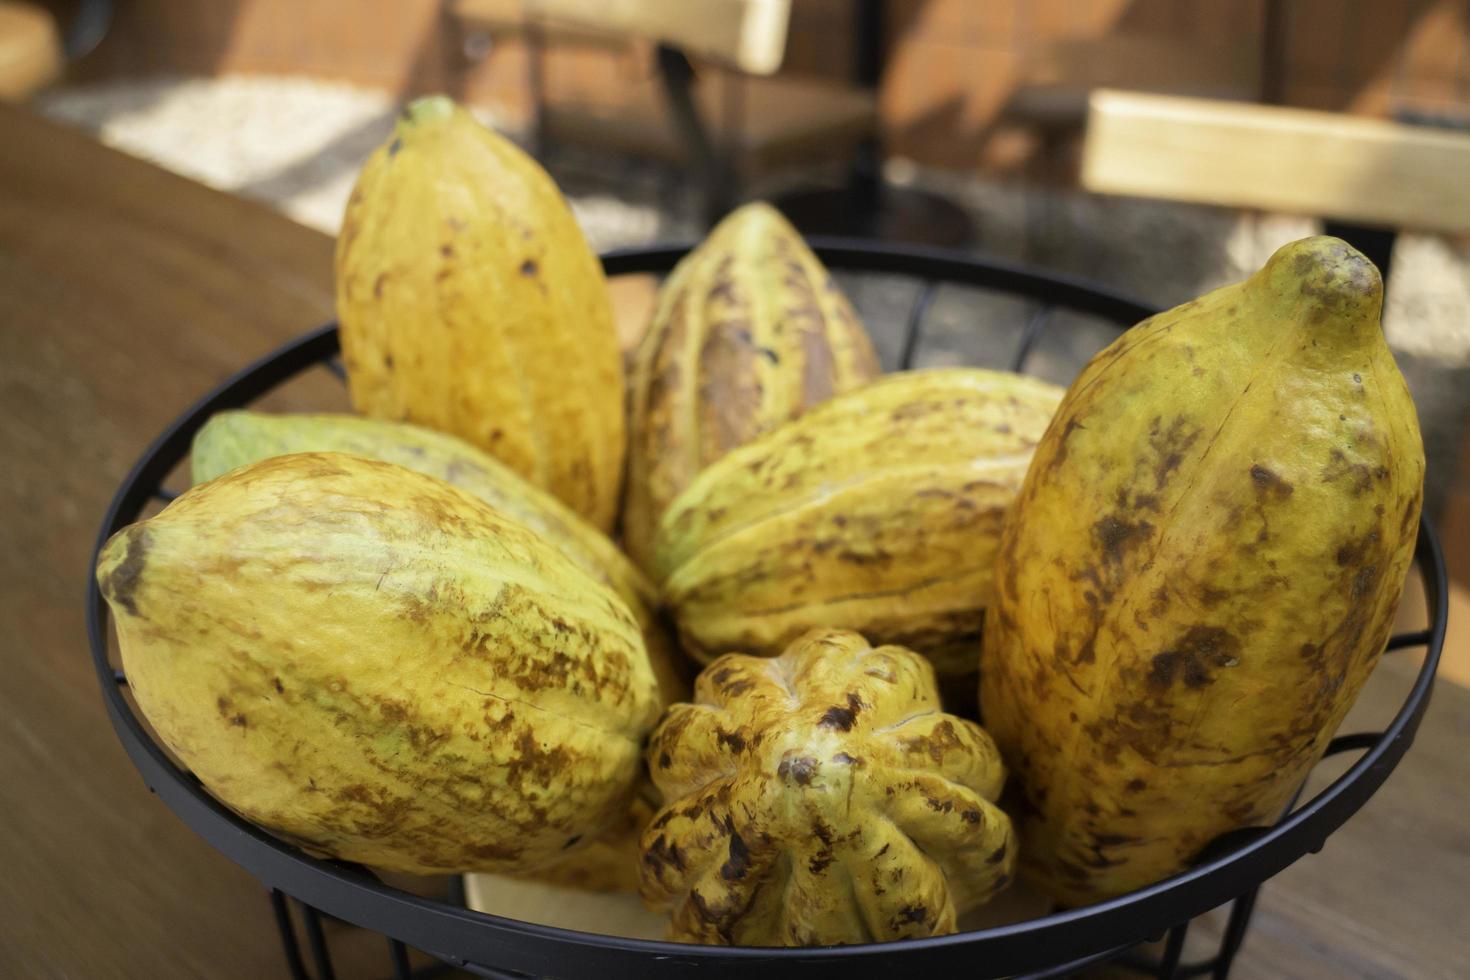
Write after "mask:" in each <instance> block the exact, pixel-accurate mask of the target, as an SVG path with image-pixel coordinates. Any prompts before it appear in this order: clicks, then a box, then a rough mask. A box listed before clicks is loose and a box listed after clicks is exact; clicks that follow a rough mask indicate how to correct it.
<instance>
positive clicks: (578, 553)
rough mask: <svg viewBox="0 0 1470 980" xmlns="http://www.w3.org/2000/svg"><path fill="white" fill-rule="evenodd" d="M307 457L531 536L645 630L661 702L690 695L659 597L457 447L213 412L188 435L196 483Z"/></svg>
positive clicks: (361, 426) (398, 433) (541, 501)
mask: <svg viewBox="0 0 1470 980" xmlns="http://www.w3.org/2000/svg"><path fill="white" fill-rule="evenodd" d="M308 452H330V453H351V454H352V455H354V456H365V457H367V458H368V459H377V460H382V461H383V462H385V463H393V464H395V465H398V466H402V467H404V468H405V469H410V470H416V471H418V472H419V473H426V474H428V475H429V476H433V477H438V478H439V479H441V480H443V481H444V482H446V483H450V484H453V485H454V486H457V487H459V488H460V489H461V490H466V491H468V492H469V493H472V494H474V495H475V496H476V497H479V498H480V499H481V500H483V501H485V502H486V503H487V504H489V505H490V506H492V507H494V508H495V509H496V510H499V511H501V512H502V513H504V514H506V515H508V516H509V517H511V518H513V519H515V520H516V521H519V522H520V523H521V524H523V525H524V526H526V527H528V528H530V529H531V530H532V531H535V532H536V533H537V534H539V535H541V536H542V537H543V538H545V539H546V540H547V541H548V542H550V543H551V544H553V545H555V546H556V547H558V548H560V549H561V551H562V553H563V554H565V555H566V556H567V557H568V558H570V559H571V560H572V561H574V562H576V563H577V564H578V565H580V566H581V567H582V570H583V571H584V572H586V573H587V574H588V575H591V576H592V577H593V578H595V579H597V580H598V581H599V582H601V583H603V584H604V585H606V586H607V587H608V588H610V589H612V590H613V591H614V592H616V593H617V594H618V597H619V598H620V599H622V600H623V601H624V602H625V603H627V604H628V609H629V610H630V611H631V612H632V613H633V615H634V617H635V618H637V620H638V625H639V627H640V628H641V629H642V630H643V641H644V645H645V646H646V647H647V650H648V656H649V659H650V660H651V661H652V663H653V669H654V672H655V673H656V674H657V675H658V682H659V690H660V692H661V693H662V695H663V700H664V703H665V704H671V703H673V702H674V701H682V700H684V698H685V697H687V696H688V693H689V681H688V679H687V676H686V673H687V672H686V670H685V667H684V664H683V661H682V658H681V657H680V656H679V651H678V650H677V649H676V648H675V647H674V644H673V640H672V638H671V637H669V635H668V631H667V630H666V628H665V627H664V624H663V622H662V621H661V620H660V619H659V617H658V614H657V609H658V592H657V590H656V589H655V588H654V587H653V585H652V584H651V583H649V581H648V579H647V578H646V577H644V575H643V573H642V572H640V571H639V570H638V569H637V568H636V567H635V566H634V565H633V563H632V562H630V561H629V560H628V559H627V558H626V557H625V556H624V555H623V553H622V552H621V551H619V550H618V548H617V545H615V544H613V543H612V541H610V540H609V539H608V538H607V537H606V536H605V535H604V534H603V533H602V532H600V531H598V530H597V529H596V528H595V527H593V526H592V525H590V524H588V523H587V522H586V521H584V520H582V519H581V518H580V517H578V516H577V515H576V514H574V513H573V512H572V511H571V510H570V509H568V508H567V506H566V505H565V504H563V503H562V502H561V501H559V500H557V499H556V498H555V497H553V496H551V495H550V494H547V493H544V492H542V491H540V490H538V489H536V488H535V487H533V486H532V485H531V484H529V483H527V482H526V481H525V480H524V479H522V478H521V477H520V476H518V475H517V474H516V473H515V471H514V470H511V469H510V468H509V467H507V466H506V465H504V464H503V463H501V462H499V461H498V460H496V459H495V458H494V457H493V456H490V455H489V454H487V453H484V452H481V451H480V450H478V449H476V448H475V447H474V446H471V445H470V444H469V443H467V442H464V441H463V440H461V439H458V438H456V437H454V436H451V435H448V434H446V433H442V432H435V431H433V430H431V429H425V428H421V427H419V426H416V425H408V424H406V423H402V422H384V421H379V420H377V419H366V418H361V417H359V416H355V415H333V414H320V415H270V414H267V413H265V412H249V411H229V412H219V413H216V414H215V415H214V416H212V417H211V418H210V420H209V421H208V422H206V423H205V424H204V426H203V428H201V429H200V430H199V432H198V433H197V434H196V435H195V436H194V446H193V452H192V453H191V465H192V467H193V471H194V482H196V483H204V482H206V481H209V480H213V479H214V478H215V477H217V476H221V475H223V474H225V473H228V472H229V471H230V470H233V469H235V468H236V467H238V466H244V465H245V464H247V463H254V462H258V461H259V460H262V459H268V458H270V457H271V456H285V455H288V454H290V453H308Z"/></svg>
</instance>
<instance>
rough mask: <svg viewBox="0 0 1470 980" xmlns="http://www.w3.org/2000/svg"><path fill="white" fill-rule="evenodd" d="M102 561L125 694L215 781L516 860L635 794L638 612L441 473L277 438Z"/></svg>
mask: <svg viewBox="0 0 1470 980" xmlns="http://www.w3.org/2000/svg"><path fill="white" fill-rule="evenodd" d="M97 580H98V583H99V585H100V587H101V589H102V593H103V595H104V596H105V597H106V598H107V601H108V603H109V605H110V606H111V609H112V613H113V617H114V619H115V622H116V626H117V632H118V640H119V644H120V647H121V651H122V661H123V667H124V669H125V670H126V672H127V676H128V684H129V687H130V689H131V690H132V692H133V694H134V695H135V696H136V698H137V701H138V706H139V708H140V709H141V710H142V712H143V715H144V716H145V717H146V718H147V719H148V721H149V723H150V724H151V725H152V726H153V728H154V729H155V730H156V731H157V733H158V736H159V738H160V740H161V741H162V742H163V744H164V745H166V746H168V748H169V749H171V750H172V751H173V752H174V753H175V754H176V755H177V756H178V757H179V758H180V759H181V760H183V762H184V763H185V764H186V765H187V766H188V767H189V768H190V769H191V770H193V772H194V773H195V775H197V776H198V777H199V779H200V781H201V782H203V784H204V785H205V786H206V787H207V788H208V789H209V790H210V792H212V793H213V794H214V795H215V796H217V797H218V798H219V799H220V800H221V801H223V802H224V803H225V804H226V805H228V806H229V807H231V808H232V809H234V810H235V811H237V812H238V813H240V814H241V815H243V816H244V817H246V818H248V819H250V820H252V821H254V822H256V823H258V824H260V825H261V826H263V827H265V828H267V829H270V830H272V831H275V832H276V833H278V834H280V835H282V836H283V837H286V838H288V839H290V840H293V841H295V842H297V843H298V844H300V845H301V846H302V847H304V848H306V849H308V850H309V851H311V852H312V853H317V854H323V855H329V856H332V857H336V858H341V859H344V860H350V861H359V862H362V863H364V864H370V865H374V866H377V867H380V868H385V869H388V870H393V871H405V872H414V873H453V872H462V871H471V870H483V871H526V870H532V869H534V868H538V867H542V866H545V865H547V864H550V863H551V862H552V861H554V860H557V859H558V858H561V857H563V856H564V855H565V854H566V853H568V851H567V849H568V848H572V847H575V846H576V845H577V844H578V843H579V842H581V841H583V840H590V839H591V838H593V837H595V836H597V835H598V834H600V833H602V832H603V831H604V830H605V829H606V828H608V827H610V826H612V825H614V824H615V823H616V822H617V821H618V820H619V819H621V818H622V817H623V815H624V814H626V813H627V812H628V807H629V803H630V801H631V798H632V794H633V793H634V790H635V786H636V783H637V780H638V778H639V774H640V770H641V766H640V748H641V745H642V740H643V736H644V735H645V734H646V733H647V731H648V730H649V728H650V727H651V726H652V725H653V723H654V721H655V720H656V718H657V714H658V707H657V705H658V692H657V685H656V682H655V680H654V676H653V670H652V668H651V667H650V666H649V664H648V658H647V656H646V654H645V653H644V651H643V643H642V639H641V637H640V635H639V631H638V625H637V623H636V621H635V620H634V619H633V616H632V614H631V613H630V612H629V611H628V609H627V606H626V605H625V604H624V603H623V602H622V600H621V599H619V598H618V597H617V596H616V594H614V593H613V592H612V590H610V589H608V588H607V587H605V586H603V585H602V584H601V583H599V582H596V581H594V580H593V579H592V578H591V577H589V576H588V575H587V574H586V573H585V572H584V571H582V569H581V568H580V567H578V566H577V565H576V564H574V563H573V562H572V561H571V560H570V559H568V558H566V557H564V556H563V555H562V554H561V552H559V551H558V550H556V549H555V548H553V547H552V546H551V545H549V544H547V543H546V542H545V541H544V540H543V539H541V538H540V537H538V536H537V535H536V534H534V533H532V532H531V531H529V530H527V529H525V528H524V527H522V526H521V525H519V524H517V523H515V522H514V521H512V520H510V519H509V518H507V517H505V516H504V515H502V514H500V513H498V512H496V511H495V510H494V509H492V508H491V507H490V506H489V505H487V504H485V503H484V502H482V501H480V500H477V499H476V498H474V497H472V496H470V495H469V494H468V493H465V492H464V491H462V490H458V489H456V488H454V487H451V486H449V485H448V484H445V483H443V482H441V481H439V480H436V479H433V478H431V477H427V476H424V475H422V474H419V473H414V472H411V471H409V470H406V469H403V468H401V467H397V466H392V465H389V464H386V463H380V462H377V461H374V460H367V459H363V458H360V457H357V456H348V455H343V454H334V453H319V454H318V453H305V454H297V455H291V456H279V457H275V458H273V459H267V460H264V461H262V462H259V463H255V464H253V465H251V466H247V467H244V468H241V469H237V470H234V471H232V472H230V473H228V474H226V475H225V476H222V477H220V478H219V479H216V480H212V481H210V482H209V483H205V484H201V485H199V486H197V487H194V488H193V489H191V490H189V491H188V492H187V493H185V494H183V495H182V496H180V497H179V498H178V500H176V501H174V502H173V503H172V504H170V505H169V506H168V507H167V508H166V509H165V510H164V511H163V512H162V513H160V514H159V515H158V516H156V517H153V518H151V519H149V520H146V521H143V522H141V523H138V524H134V525H132V526H130V527H127V528H124V529H123V530H122V531H119V532H118V533H117V534H116V535H114V536H113V537H112V539H111V540H110V541H109V542H108V543H107V545H106V546H105V547H104V549H103V550H102V553H101V556H100V558H99V561H98V565H97Z"/></svg>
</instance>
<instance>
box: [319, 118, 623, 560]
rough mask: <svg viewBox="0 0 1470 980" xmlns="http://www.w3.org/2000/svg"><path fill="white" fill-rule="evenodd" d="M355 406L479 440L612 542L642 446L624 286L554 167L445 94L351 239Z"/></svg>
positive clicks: (361, 202)
mask: <svg viewBox="0 0 1470 980" xmlns="http://www.w3.org/2000/svg"><path fill="white" fill-rule="evenodd" d="M336 277H337V315H338V317H339V318H340V320H341V336H342V355H343V361H344V363H345V364H346V366H347V380H348V384H349V388H350V389H351V393H352V404H353V406H354V407H355V408H356V409H357V410H358V411H359V412H362V413H363V414H365V415H369V416H372V417H374V418H386V419H392V420H394V421H406V422H414V423H416V424H419V425H424V426H428V427H429V428H432V429H439V430H441V431H445V432H449V433H452V434H454V435H457V436H459V437H460V438H462V439H464V440H465V441H467V442H469V443H471V444H473V445H475V446H478V447H479V448H481V449H483V450H485V451H486V452H488V453H490V454H491V455H493V456H495V457H496V458H497V459H499V460H501V461H502V462H504V463H505V464H506V465H507V466H509V467H510V468H511V469H513V470H515V471H516V472H517V473H519V474H521V475H522V476H524V477H525V478H526V479H527V480H529V481H530V482H531V483H533V484H535V485H536V486H538V487H541V488H542V489H544V490H547V491H548V492H550V493H551V494H552V495H553V496H555V497H557V498H558V499H560V500H561V501H562V502H563V503H565V504H567V506H569V507H571V508H572V510H574V511H576V512H577V513H578V514H581V515H582V516H583V517H585V518H586V519H587V520H588V521H589V522H590V523H591V524H593V525H594V526H595V527H597V528H598V529H599V530H602V531H604V532H606V531H608V530H610V529H611V528H612V524H613V519H614V517H615V516H616V514H617V507H618V497H619V491H620V487H621V481H622V465H623V454H624V451H625V448H626V445H625V444H626V435H625V431H624V416H623V397H624V396H623V366H622V356H621V354H620V352H619V346H618V336H617V330H616V328H615V327H614V324H613V313H612V304H611V302H610V300H609V299H608V292H607V282H606V280H605V279H604V278H603V274H602V266H601V265H600V264H599V262H598V260H597V256H596V255H594V254H593V253H592V250H591V248H589V247H588V245H587V241H586V239H585V238H584V237H583V236H582V231H581V229H580V228H579V227H578V225H577V222H576V219H575V218H574V217H573V216H572V212H571V209H570V208H568V207H567V204H566V201H565V200H564V199H563V198H562V196H561V193H560V192H559V191H558V190H557V188H556V185H555V184H554V183H553V182H552V180H551V178H550V177H549V176H547V174H546V172H545V171H544V170H542V169H541V167H540V166H539V165H538V164H537V163H536V161H534V160H533V159H531V158H530V157H529V156H527V155H526V154H525V153H523V152H522V151H521V150H520V149H519V148H517V147H516V146H515V144H513V143H511V142H510V141H509V140H507V139H505V138H504V137H502V136H500V135H499V134H497V133H495V132H493V131H491V130H489V129H487V128H485V127H484V126H481V125H480V124H479V123H478V122H476V121H475V119H474V118H473V117H472V116H470V115H469V113H467V112H465V111H464V110H463V109H461V108H459V107H458V106H456V105H455V104H454V103H453V102H451V101H450V100H449V99H447V98H445V97H444V96H432V97H429V98H424V99H419V100H418V101H416V102H413V103H412V104H410V105H409V106H408V108H407V109H405V110H404V112H403V114H402V115H401V117H400V118H399V120H398V123H397V126H396V128H395V130H394V134H393V137H392V139H390V140H389V141H388V143H386V144H385V145H384V146H382V147H380V148H379V149H378V150H377V151H376V152H375V153H374V154H373V155H372V157H370V158H369V159H368V161H367V163H366V165H365V166H364V167H363V170H362V173H361V175H360V176H359V177H358V180H357V186H356V188H354V190H353V193H352V198H351V200H350V201H349V202H348V204H347V212H346V215H345V216H344V218H343V221H342V233H341V235H340V236H339V238H338V239H337V258H336Z"/></svg>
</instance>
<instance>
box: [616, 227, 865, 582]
mask: <svg viewBox="0 0 1470 980" xmlns="http://www.w3.org/2000/svg"><path fill="white" fill-rule="evenodd" d="M878 373H879V367H878V359H877V357H876V356H875V355H874V353H873V347H872V344H871V342H870V341H869V340H868V335H867V333H866V332H865V331H864V330H863V326H862V324H861V323H859V322H858V318H857V314H856V313H854V312H853V309H852V306H851V304H849V303H848V301H847V298H846V297H845V296H843V294H842V291H841V289H840V288H839V287H838V286H837V284H836V282H835V281H834V280H833V279H832V277H831V276H830V275H829V274H828V273H827V270H826V269H825V268H824V267H823V266H822V263H821V261H820V260H818V259H817V257H816V256H815V255H813V254H812V252H811V250H810V249H808V248H807V247H806V243H805V242H803V241H802V239H801V236H800V235H799V234H797V232H796V229H794V228H792V227H791V225H790V224H788V223H787V222H786V219H785V218H783V217H781V215H780V213H779V212H778V211H776V209H775V208H773V207H771V206H770V205H768V204H763V203H754V204H747V205H745V206H744V207H742V208H740V209H739V210H737V211H735V212H734V213H733V214H731V215H730V216H729V217H727V218H726V219H725V220H724V221H722V222H720V224H719V225H718V226H717V227H716V228H715V229H714V231H712V232H711V233H710V235H709V237H708V238H707V239H706V240H705V241H704V242H703V243H702V244H701V245H700V246H699V247H698V248H696V249H695V250H694V251H693V252H691V253H689V255H688V256H686V257H685V258H684V260H683V261H682V262H680V263H679V265H678V266H677V267H676V268H675V269H674V271H673V273H672V274H671V275H670V276H669V279H668V281H667V282H666V283H665V284H664V286H663V288H662V289H661V290H660V291H659V297H658V303H657V307H656V309H655V312H654V316H653V320H652V322H651V324H650V325H649V328H648V331H647V332H646V333H645V334H644V336H643V339H642V342H641V343H640V345H639V348H638V351H637V354H636V357H635V362H634V370H633V378H632V382H631V384H632V391H631V396H632V406H631V409H632V411H631V421H630V423H629V427H628V428H629V453H628V496H627V500H626V502H625V504H624V508H623V541H624V546H625V547H626V548H627V549H628V553H629V554H630V555H632V556H633V559H634V561H636V562H637V563H638V564H639V565H641V566H642V567H644V568H648V567H650V562H651V561H652V549H653V535H654V529H655V527H656V525H657V522H658V518H659V515H660V514H661V513H662V512H663V509H664V508H665V507H667V506H668V504H669V503H670V502H671V501H672V500H673V499H674V498H675V497H676V496H677V495H678V494H679V492H680V491H681V490H683V489H684V487H685V486H686V485H688V483H689V481H690V480H692V479H693V478H694V475H695V474H696V473H698V472H699V471H700V470H701V469H702V468H703V467H705V466H708V465H709V464H710V463H712V462H714V461H715V460H716V459H719V458H720V457H721V456H723V455H724V454H725V453H726V452H728V451H730V450H731V449H733V448H735V447H736V446H739V445H741V444H743V443H746V442H749V441H750V440H751V439H753V438H755V437H756V436H758V435H760V434H761V433H763V432H766V431H768V430H769V429H772V428H774V427H775V426H778V425H780V424H781V423H783V422H785V421H787V420H788V419H791V418H794V417H795V416H797V415H799V414H801V412H802V411H803V410H805V409H806V408H808V407H810V406H812V405H814V404H816V403H818V402H821V401H824V400H825V399H827V398H829V397H831V396H832V395H834V394H838V393H840V392H843V391H847V390H849V389H852V388H855V387H857V386H859V385H862V384H865V383H866V382H868V381H870V380H871V379H873V378H875V377H877V376H878Z"/></svg>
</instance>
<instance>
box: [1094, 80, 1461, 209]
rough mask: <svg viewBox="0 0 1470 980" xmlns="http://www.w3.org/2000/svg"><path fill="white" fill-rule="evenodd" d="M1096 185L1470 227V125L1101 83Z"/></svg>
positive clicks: (1138, 193) (1226, 202)
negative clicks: (1418, 122)
mask: <svg viewBox="0 0 1470 980" xmlns="http://www.w3.org/2000/svg"><path fill="white" fill-rule="evenodd" d="M1082 184H1083V186H1084V187H1086V188H1087V189H1088V190H1091V191H1098V192H1103V193H1110V194H1131V195H1135V196H1140V197H1158V198H1165V199H1170V200H1179V201H1195V202H1199V203H1204V204H1219V205H1227V206H1233V207H1246V208H1260V209H1262V210H1267V211H1282V212H1287V213H1291V214H1309V215H1317V216H1321V217H1328V218H1337V219H1340V220H1344V221H1356V222H1361V223H1364V224H1374V225H1383V226H1386V227H1390V228H1418V229H1424V230H1429V231H1444V232H1464V231H1470V135H1466V134H1463V133H1452V132H1445V131H1441V130H1436V129H1428V128H1423V127H1417V126H1404V125H1399V124H1396V123H1389V122H1383V121H1381V120H1374V119H1356V118H1349V117H1346V116H1340V115H1337V114H1335V113H1329V112H1311V111H1307V110H1304V109H1280V108H1274V107H1268V106H1259V105H1250V104H1246V103H1237V102H1217V101H1211V100H1208V99H1189V98H1181V97H1177V96H1167V95H1145V94H1141V93H1137V92H1121V91H1113V90H1099V91H1097V92H1094V93H1093V94H1092V97H1091V99H1090V103H1089V108H1088V122H1087V136H1086V141H1085V144H1084V149H1083V157H1082Z"/></svg>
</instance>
